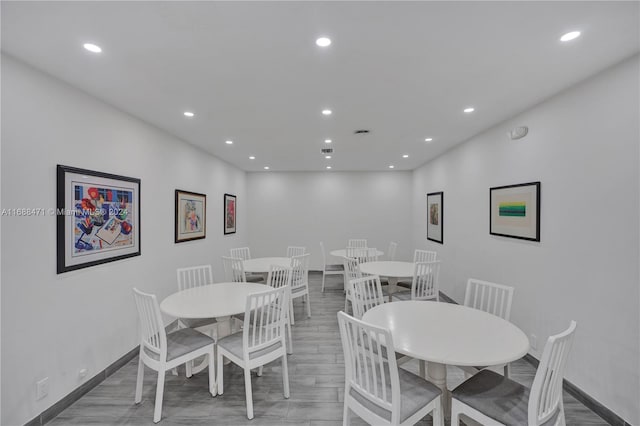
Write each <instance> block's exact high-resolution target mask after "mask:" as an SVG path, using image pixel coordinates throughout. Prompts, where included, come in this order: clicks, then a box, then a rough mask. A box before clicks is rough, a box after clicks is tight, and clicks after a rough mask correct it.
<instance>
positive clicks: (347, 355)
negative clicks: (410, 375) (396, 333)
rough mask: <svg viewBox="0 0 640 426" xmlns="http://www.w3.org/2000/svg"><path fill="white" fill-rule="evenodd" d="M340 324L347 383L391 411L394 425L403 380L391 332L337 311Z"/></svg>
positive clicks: (360, 393)
mask: <svg viewBox="0 0 640 426" xmlns="http://www.w3.org/2000/svg"><path fill="white" fill-rule="evenodd" d="M338 325H339V327H340V338H341V340H342V349H343V351H344V360H345V374H346V377H345V380H346V382H347V385H348V386H349V387H350V389H353V390H354V391H355V392H357V393H358V394H359V395H361V396H362V397H363V398H365V399H367V400H369V401H371V402H372V403H373V404H375V405H377V406H378V407H381V408H382V409H384V410H387V411H390V412H391V424H399V420H400V419H399V416H400V379H399V375H398V365H397V363H396V358H395V349H394V346H393V339H392V337H391V333H390V332H389V330H385V329H383V328H379V327H375V326H373V325H370V324H367V323H364V322H362V321H361V320H358V319H356V318H354V317H352V316H349V315H347V314H345V313H344V312H338Z"/></svg>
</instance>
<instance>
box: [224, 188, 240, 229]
mask: <svg viewBox="0 0 640 426" xmlns="http://www.w3.org/2000/svg"><path fill="white" fill-rule="evenodd" d="M222 208H223V210H222V211H223V214H222V224H223V226H224V235H229V234H235V233H236V226H237V221H236V219H237V216H236V213H237V208H238V203H237V199H236V196H235V195H233V194H224V200H223V205H222Z"/></svg>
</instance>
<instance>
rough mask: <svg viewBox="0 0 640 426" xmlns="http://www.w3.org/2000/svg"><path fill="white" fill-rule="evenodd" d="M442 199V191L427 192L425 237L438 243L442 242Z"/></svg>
mask: <svg viewBox="0 0 640 426" xmlns="http://www.w3.org/2000/svg"><path fill="white" fill-rule="evenodd" d="M443 201H444V193H443V192H442V191H441V192H431V193H429V194H427V214H428V216H429V217H428V220H427V239H428V240H431V241H435V242H436V243H440V244H444V227H443V223H442V222H443V219H444V217H443V214H444V210H443Z"/></svg>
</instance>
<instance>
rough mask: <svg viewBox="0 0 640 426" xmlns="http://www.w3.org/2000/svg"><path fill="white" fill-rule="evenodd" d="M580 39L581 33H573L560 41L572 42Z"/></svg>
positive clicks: (567, 34) (564, 36)
mask: <svg viewBox="0 0 640 426" xmlns="http://www.w3.org/2000/svg"><path fill="white" fill-rule="evenodd" d="M578 37H580V31H571V32H569V33H566V34H565V35H563V36H562V37H560V41H571V40H575V39H577V38H578Z"/></svg>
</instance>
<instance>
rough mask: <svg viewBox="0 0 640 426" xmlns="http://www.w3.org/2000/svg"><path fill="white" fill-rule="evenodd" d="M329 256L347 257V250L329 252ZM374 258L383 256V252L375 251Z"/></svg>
mask: <svg viewBox="0 0 640 426" xmlns="http://www.w3.org/2000/svg"><path fill="white" fill-rule="evenodd" d="M329 254H330V255H331V256H335V257H347V249H338V250H331V251H330V252H329ZM376 256H384V252H383V251H382V250H376Z"/></svg>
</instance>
